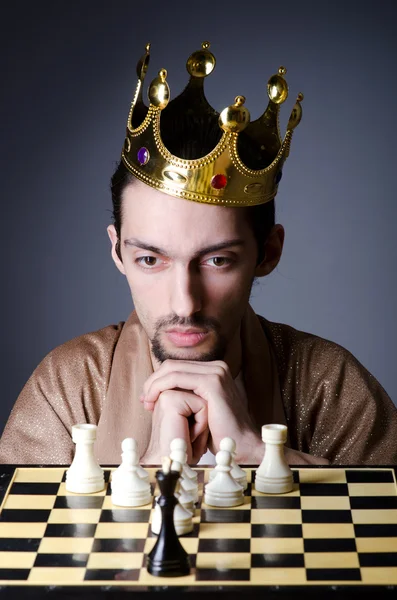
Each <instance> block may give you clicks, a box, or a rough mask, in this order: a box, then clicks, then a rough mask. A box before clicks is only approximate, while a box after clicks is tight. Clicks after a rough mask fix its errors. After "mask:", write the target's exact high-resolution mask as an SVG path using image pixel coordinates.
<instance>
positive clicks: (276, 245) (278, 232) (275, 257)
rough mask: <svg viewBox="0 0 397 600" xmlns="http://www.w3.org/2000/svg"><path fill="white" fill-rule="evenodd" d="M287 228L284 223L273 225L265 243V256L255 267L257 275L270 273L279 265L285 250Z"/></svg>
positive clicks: (261, 275) (262, 275)
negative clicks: (285, 228)
mask: <svg viewBox="0 0 397 600" xmlns="http://www.w3.org/2000/svg"><path fill="white" fill-rule="evenodd" d="M284 238H285V230H284V227H283V226H282V225H279V224H277V225H274V227H272V229H271V231H270V233H269V235H268V238H267V240H266V243H265V258H264V259H263V261H262V262H261V264H260V265H258V266H257V267H256V268H255V277H264V276H265V275H269V273H271V272H272V271H273V270H274V269H275V268H276V267H277V265H278V263H279V261H280V258H281V254H282V252H283V246H284Z"/></svg>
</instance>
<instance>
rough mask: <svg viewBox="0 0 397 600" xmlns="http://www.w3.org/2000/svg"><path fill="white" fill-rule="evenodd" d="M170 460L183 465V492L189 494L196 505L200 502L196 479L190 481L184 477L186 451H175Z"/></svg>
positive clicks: (181, 480)
mask: <svg viewBox="0 0 397 600" xmlns="http://www.w3.org/2000/svg"><path fill="white" fill-rule="evenodd" d="M170 458H171V460H172V461H175V462H178V463H181V465H182V470H181V478H180V486H181V488H182V489H183V491H184V492H185V493H186V494H188V495H189V496H190V497H191V499H192V500H193V502H194V504H196V502H198V499H199V497H198V483H197V481H195V480H194V479H190V478H189V477H184V474H183V467H184V466H185V465H186V461H187V454H186V452H185V451H184V450H173V451H172V452H171V454H170Z"/></svg>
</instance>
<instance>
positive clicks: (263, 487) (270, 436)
mask: <svg viewBox="0 0 397 600" xmlns="http://www.w3.org/2000/svg"><path fill="white" fill-rule="evenodd" d="M262 440H263V441H264V442H265V444H266V450H265V456H264V457H263V460H262V462H261V464H260V465H259V467H258V468H257V470H256V475H255V489H256V490H258V491H259V492H264V493H266V494H286V493H287V492H290V491H291V490H292V489H293V485H294V483H293V475H292V471H291V469H290V468H289V465H288V463H287V461H286V460H285V456H284V444H285V442H286V441H287V427H286V426H285V425H276V424H272V425H263V427H262Z"/></svg>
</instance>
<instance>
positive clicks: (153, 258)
mask: <svg viewBox="0 0 397 600" xmlns="http://www.w3.org/2000/svg"><path fill="white" fill-rule="evenodd" d="M147 258H148V259H151V260H157V258H156V257H155V256H141V257H140V258H137V260H136V262H137V263H138V264H140V265H141V266H143V263H142V262H141V261H142V260H145V259H147ZM153 266H154V265H153V264H151V265H148V264H147V263H146V267H144V268H145V269H146V268H148V267H149V268H150V267H153Z"/></svg>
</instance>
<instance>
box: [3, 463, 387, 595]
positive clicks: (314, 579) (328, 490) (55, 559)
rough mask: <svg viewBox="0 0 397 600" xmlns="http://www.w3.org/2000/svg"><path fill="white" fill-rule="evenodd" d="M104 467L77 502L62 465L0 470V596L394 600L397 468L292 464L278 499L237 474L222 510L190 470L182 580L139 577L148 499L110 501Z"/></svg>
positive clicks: (251, 470)
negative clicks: (139, 503)
mask: <svg viewBox="0 0 397 600" xmlns="http://www.w3.org/2000/svg"><path fill="white" fill-rule="evenodd" d="M114 468H115V467H111V466H109V467H104V469H105V480H106V484H105V489H104V490H103V491H101V492H97V493H95V494H85V495H79V494H72V493H70V492H67V491H66V489H65V472H66V469H67V467H65V466H44V465H37V466H33V465H2V466H0V595H1V597H2V598H15V597H17V598H36V597H37V598H42V597H43V595H44V594H45V595H46V596H47V595H49V596H51V595H53V596H54V597H55V598H80V597H81V598H83V597H84V598H94V597H95V598H100V597H102V596H103V597H105V598H125V594H126V593H131V591H134V597H143V598H149V597H152V596H153V595H154V594H158V593H159V592H161V593H163V594H164V593H165V594H166V596H169V597H172V598H174V597H175V596H177V595H181V594H184V595H186V594H187V595H188V596H189V597H190V598H196V597H200V598H201V597H204V594H205V595H206V596H208V594H210V596H213V595H216V596H219V595H222V594H227V597H228V599H229V598H237V596H238V595H241V593H242V592H243V593H247V594H249V595H251V596H252V597H255V596H257V595H259V594H262V593H266V596H267V597H268V598H292V597H293V595H296V594H298V595H301V594H303V593H304V595H305V597H307V598H311V597H313V598H314V597H316V598H318V594H319V593H321V594H322V595H324V596H325V598H327V597H330V598H331V597H332V598H335V597H338V600H339V599H340V598H355V597H357V598H358V597H360V598H362V597H363V596H364V597H365V598H366V597H369V595H370V594H371V596H372V597H373V595H374V594H376V595H377V597H387V598H389V597H390V598H392V597H393V598H394V599H396V598H397V485H396V480H397V479H396V475H397V468H396V467H388V466H379V467H366V468H363V467H351V466H349V467H340V466H338V467H334V466H327V467H323V466H321V467H318V466H313V467H304V468H296V469H293V472H294V489H293V491H292V492H290V493H288V494H283V495H273V494H272V495H270V494H262V493H261V492H258V491H256V490H255V484H254V479H255V469H256V467H246V471H247V476H248V481H249V484H248V488H247V490H246V492H245V501H244V504H243V505H242V506H239V507H234V508H226V509H218V508H214V507H210V506H208V505H206V504H205V503H204V501H203V498H202V495H203V486H204V485H205V483H206V481H208V476H209V471H210V470H211V469H206V468H197V469H196V470H197V471H198V477H199V495H200V500H199V503H198V505H197V508H196V512H195V516H194V529H193V532H192V533H190V534H187V535H185V536H182V537H181V538H180V540H181V542H182V545H183V546H184V547H185V549H186V551H187V552H188V553H189V556H190V560H191V565H192V569H191V574H190V575H188V576H186V577H180V578H163V577H153V576H151V575H149V574H148V572H147V570H146V557H147V554H148V552H150V549H151V548H152V547H153V545H154V543H155V541H156V536H155V535H154V534H153V533H152V532H151V529H150V521H151V518H152V514H153V500H152V502H151V503H150V504H148V505H146V506H143V507H137V508H121V507H116V506H114V505H113V504H112V500H111V490H110V485H109V479H110V476H111V471H112V469H114ZM156 469H157V467H151V468H148V471H149V474H150V480H151V484H152V493H153V495H155V493H156V491H155V471H156Z"/></svg>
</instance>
